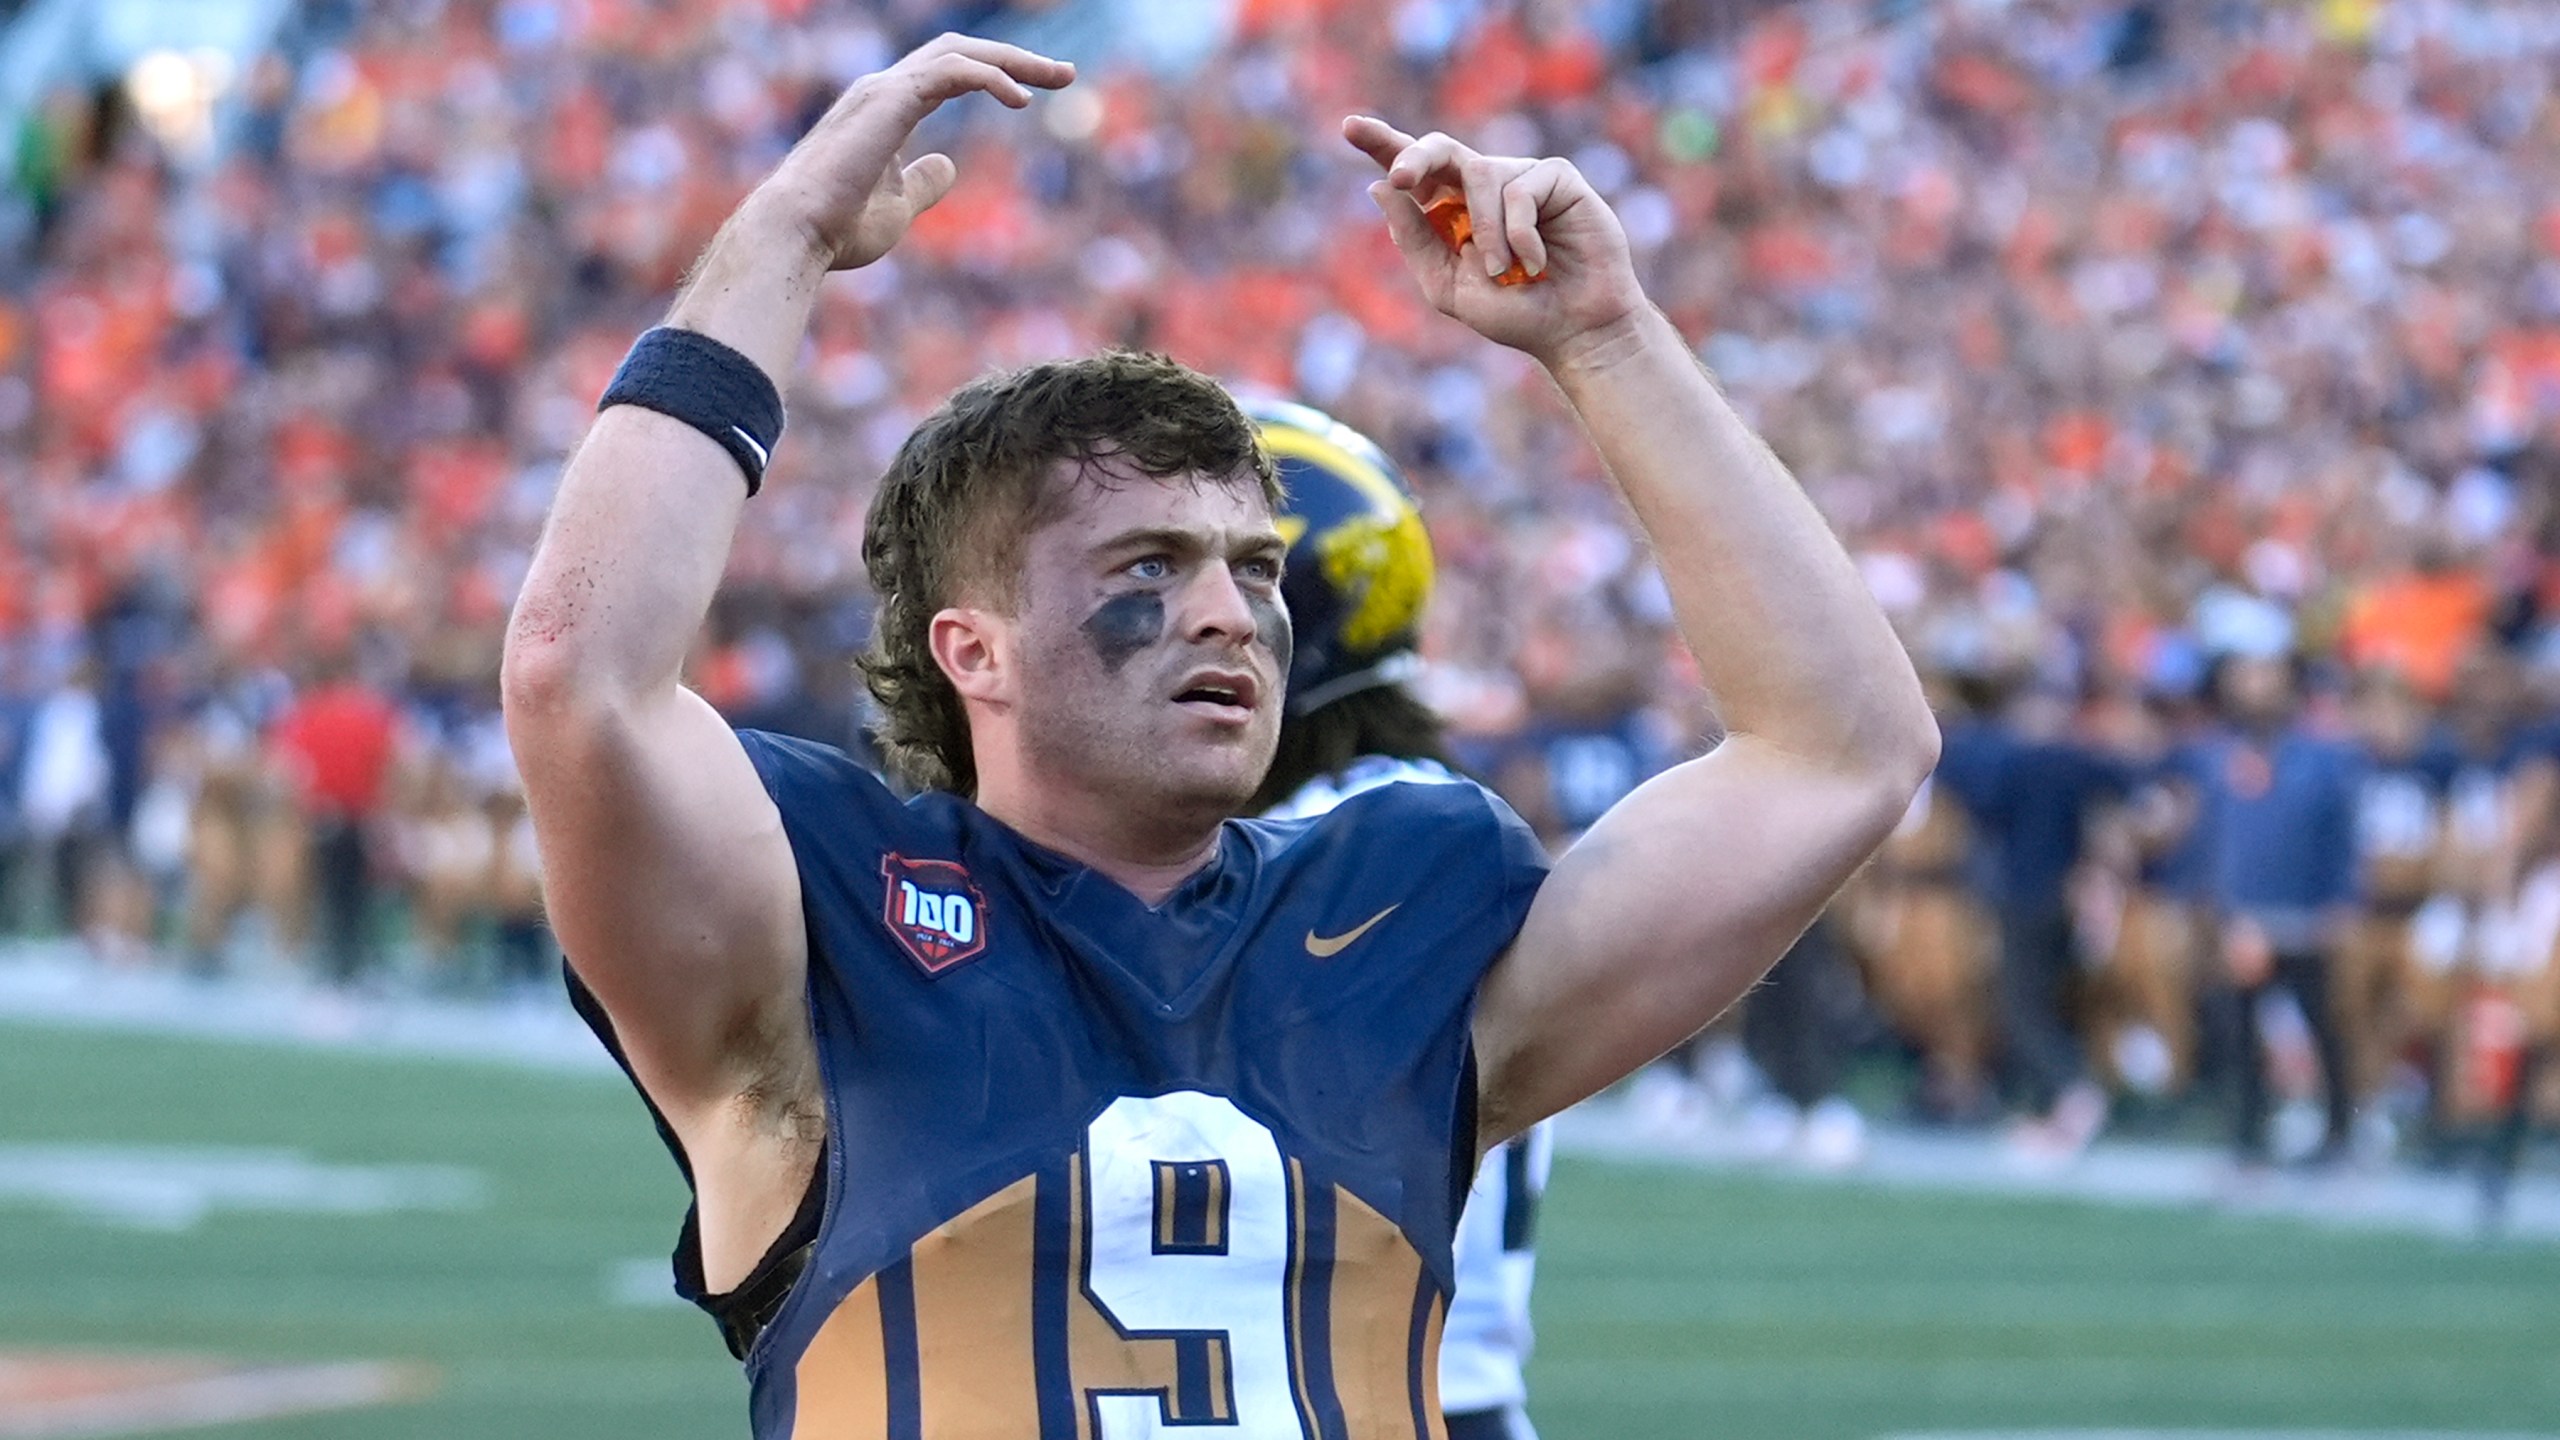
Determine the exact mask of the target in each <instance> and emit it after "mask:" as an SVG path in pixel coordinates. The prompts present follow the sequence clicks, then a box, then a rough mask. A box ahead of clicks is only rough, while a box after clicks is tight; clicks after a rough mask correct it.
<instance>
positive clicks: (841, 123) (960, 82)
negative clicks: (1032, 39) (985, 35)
mask: <svg viewBox="0 0 2560 1440" xmlns="http://www.w3.org/2000/svg"><path fill="white" fill-rule="evenodd" d="M1075 74H1076V71H1075V67H1074V66H1073V65H1070V64H1068V63H1067V62H1066V61H1064V60H1052V59H1050V58H1048V57H1047V56H1045V55H1035V54H1033V53H1032V52H1030V51H1028V50H1024V49H1021V48H1020V47H1018V46H1013V45H1005V44H1001V43H999V42H997V41H994V40H981V39H977V38H975V37H973V36H968V35H945V36H943V37H941V38H940V39H938V40H934V41H931V42H928V43H927V44H924V45H922V46H919V47H917V49H916V50H914V51H913V52H912V53H910V54H908V55H907V56H906V58H904V59H902V60H900V61H899V62H898V63H897V64H895V65H892V66H890V67H889V68H888V69H886V70H883V71H880V72H879V73H878V74H874V75H865V76H864V77H862V78H861V79H859V80H856V81H855V82H853V84H852V85H850V86H848V87H846V89H845V92H844V93H843V94H842V95H839V96H837V97H836V102H835V104H833V105H831V106H829V107H827V113H826V114H825V115H824V116H822V117H820V118H819V120H818V123H817V124H816V125H814V126H812V127H810V130H809V133H808V134H806V135H804V136H802V137H801V138H800V143H799V144H797V145H794V146H792V147H791V153H790V154H789V155H786V156H784V157H783V160H782V163H781V164H780V165H779V166H777V167H775V169H774V172H773V174H771V175H770V176H767V177H766V178H765V181H764V183H763V184H762V185H759V186H757V187H756V193H755V194H754V195H753V196H751V197H750V198H749V199H748V201H747V204H748V205H749V206H753V207H757V208H760V209H762V210H764V211H765V212H766V214H767V215H768V216H770V217H771V218H772V219H774V220H776V221H779V222H782V223H787V224H790V225H793V226H796V227H799V228H800V229H801V230H802V231H803V232H804V233H805V234H806V235H807V237H808V239H809V242H810V244H811V246H812V248H813V249H814V250H815V251H816V253H818V254H819V255H821V256H823V257H825V259H826V262H827V268H828V269H831V270H852V269H856V268H859V267H861V266H864V265H868V264H870V263H871V262H872V261H874V260H877V259H879V258H880V257H881V256H883V255H885V254H887V253H888V252H889V249H890V247H891V246H894V245H896V244H897V243H898V241H899V240H900V239H901V238H902V237H904V236H905V235H906V233H907V226H908V225H910V224H912V223H913V222H914V220H915V218H916V217H917V216H918V215H921V214H923V213H924V212H925V211H926V210H928V209H930V208H931V207H932V206H933V203H934V202H935V201H937V200H940V199H941V198H942V197H943V196H944V195H947V194H949V193H950V191H951V185H952V182H953V181H954V180H955V179H957V178H958V171H957V169H956V168H955V167H954V166H953V165H952V163H951V158H950V157H949V156H947V155H941V154H931V155H925V156H922V157H920V158H918V159H916V160H913V161H910V162H908V163H907V164H906V165H905V166H903V167H902V166H898V165H896V164H895V163H894V162H895V160H896V159H897V154H898V147H900V146H901V145H904V144H905V143H906V142H907V137H908V136H909V135H911V134H913V133H914V131H915V128H916V126H917V125H919V124H921V123H922V122H923V120H924V117H926V116H927V115H930V114H932V113H933V112H934V111H935V110H936V109H938V108H940V107H941V105H942V104H943V102H944V101H947V100H953V99H957V98H958V97H960V96H962V95H968V94H971V93H982V94H987V95H992V96H994V97H995V98H996V99H998V100H1001V101H1003V102H1004V103H1005V104H1007V105H1009V106H1011V107H1013V108H1014V109H1016V110H1019V109H1021V108H1022V107H1024V106H1026V105H1028V104H1030V103H1031V91H1032V90H1033V89H1035V88H1036V89H1041V90H1056V89H1061V88H1063V87H1064V86H1066V85H1067V84H1068V83H1069V82H1070V81H1072V80H1074V79H1075Z"/></svg>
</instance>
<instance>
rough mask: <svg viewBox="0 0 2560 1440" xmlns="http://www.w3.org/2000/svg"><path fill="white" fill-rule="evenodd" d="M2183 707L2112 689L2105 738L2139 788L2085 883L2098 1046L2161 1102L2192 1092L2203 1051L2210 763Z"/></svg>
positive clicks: (2109, 1065)
mask: <svg viewBox="0 0 2560 1440" xmlns="http://www.w3.org/2000/svg"><path fill="white" fill-rule="evenodd" d="M2181 708H2182V702H2180V701H2177V700H2175V699H2172V698H2171V697H2168V696H2164V695H2158V694H2146V693H2126V694H2118V695H2115V696H2111V697H2109V700H2108V701H2107V703H2106V705H2105V706H2104V714H2105V717H2106V724H2105V734H2104V737H2103V739H2104V743H2105V744H2106V747H2107V749H2108V751H2109V752H2110V753H2111V754H2113V755H2114V756H2115V757H2116V758H2117V759H2118V760H2119V761H2121V762H2122V763H2124V764H2125V765H2126V766H2127V767H2128V770H2127V774H2128V790H2127V793H2126V795H2125V798H2124V803H2122V804H2121V805H2115V806H2110V807H2109V808H2108V812H2107V814H2106V817H2105V820H2104V822H2103V823H2102V824H2101V826H2100V828H2099V831H2098V836H2097V838H2096V839H2095V841H2094V842H2093V847H2092V848H2093V849H2094V850H2096V851H2097V852H2099V854H2100V856H2101V860H2100V863H2098V864H2094V865H2091V866H2088V867H2086V868H2085V869H2084V872H2083V876H2082V880H2081V883H2080V887H2079V895H2080V900H2081V903H2080V906H2079V914H2080V924H2081V927H2082V930H2083V932H2084V943H2083V947H2082V948H2083V949H2084V950H2086V951H2087V952H2088V953H2089V954H2090V955H2091V956H2092V957H2094V959H2095V962H2096V965H2097V976H2096V982H2097V991H2098V995H2097V1004H2096V1005H2095V1006H2094V1009H2095V1010H2096V1012H2097V1014H2096V1016H2095V1019H2094V1023H2093V1024H2092V1025H2091V1027H2090V1035H2091V1039H2092V1043H2093V1048H2094V1049H2095V1051H2096V1052H2097V1053H2098V1055H2099V1056H2100V1057H2101V1058H2102V1059H2103V1060H2104V1062H2105V1070H2106V1073H2107V1075H2108V1077H2109V1079H2110V1081H2111V1082H2112V1083H2113V1084H2114V1085H2115V1086H2116V1087H2117V1089H2118V1091H2119V1093H2124V1094H2129V1095H2132V1096H2138V1097H2141V1098H2142V1099H2143V1100H2145V1101H2149V1102H2152V1103H2154V1104H2158V1103H2162V1102H2166V1101H2168V1100H2170V1099H2172V1098H2174V1097H2176V1096H2179V1095H2182V1094H2183V1093H2185V1091H2186V1088H2187V1085H2188V1082H2189V1081H2190V1080H2191V1079H2193V1078H2194V1074H2195V1065H2196V1052H2197V1037H2196V994H2197V988H2198V987H2197V983H2196V982H2197V978H2198V977H2197V971H2198V968H2199V961H2200V960H2201V958H2202V957H2201V954H2200V951H2201V949H2202V945H2201V933H2202V928H2201V926H2200V924H2199V916H2200V913H2201V909H2202V907H2201V906H2200V905H2199V903H2198V901H2199V899H2200V891H2201V890H2202V888H2203V880H2204V866H2203V860H2204V846H2203V844H2202V841H2201V838H2200V837H2199V835H2198V825H2197V819H2198V815H2199V811H2200V809H2201V805H2202V796H2203V793H2204V773H2203V766H2202V764H2201V761H2200V756H2199V753H2198V750H2197V747H2196V745H2195V743H2194V739H2193V737H2192V736H2190V735H2187V734H2184V733H2182V727H2181V724H2180V715H2179V713H2178V712H2179V710H2180V709H2181Z"/></svg>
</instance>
